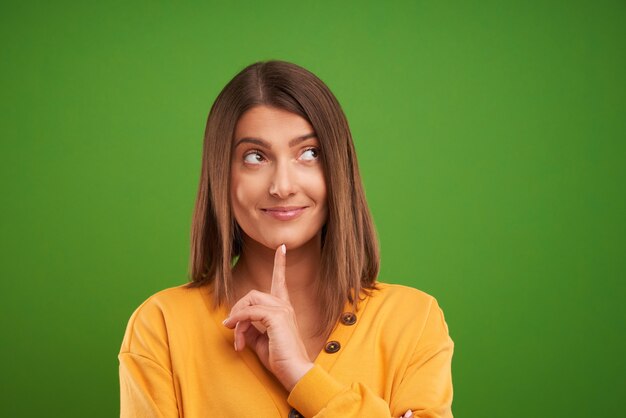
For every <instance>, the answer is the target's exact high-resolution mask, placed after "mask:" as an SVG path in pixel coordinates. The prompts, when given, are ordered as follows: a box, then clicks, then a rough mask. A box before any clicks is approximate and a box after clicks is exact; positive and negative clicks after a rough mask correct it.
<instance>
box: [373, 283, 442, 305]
mask: <svg viewBox="0 0 626 418" xmlns="http://www.w3.org/2000/svg"><path fill="white" fill-rule="evenodd" d="M370 293H371V294H370V299H371V301H370V302H369V303H371V302H374V303H375V304H390V303H399V304H408V305H412V306H415V305H418V306H430V305H431V304H433V303H435V304H436V303H437V299H435V297H433V296H431V295H429V294H428V293H426V292H424V291H422V290H419V289H416V288H414V287H410V286H406V285H402V284H394V283H385V282H379V281H377V282H376V283H375V287H374V289H373V290H372V291H371V292H370Z"/></svg>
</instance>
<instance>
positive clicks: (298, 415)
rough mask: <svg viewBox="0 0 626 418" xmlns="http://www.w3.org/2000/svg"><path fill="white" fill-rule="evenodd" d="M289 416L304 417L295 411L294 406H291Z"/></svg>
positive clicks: (290, 417)
mask: <svg viewBox="0 0 626 418" xmlns="http://www.w3.org/2000/svg"><path fill="white" fill-rule="evenodd" d="M289 418H304V416H303V415H302V414H301V413H300V412H298V411H296V409H295V408H291V411H289Z"/></svg>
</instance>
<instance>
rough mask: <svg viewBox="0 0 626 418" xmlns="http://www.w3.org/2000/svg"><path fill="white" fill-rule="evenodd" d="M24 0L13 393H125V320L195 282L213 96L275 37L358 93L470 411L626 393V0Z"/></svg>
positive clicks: (9, 412) (555, 405)
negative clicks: (191, 256) (446, 329)
mask: <svg viewBox="0 0 626 418" xmlns="http://www.w3.org/2000/svg"><path fill="white" fill-rule="evenodd" d="M10 3H12V4H10ZM10 3H9V2H2V5H1V6H0V45H1V52H0V75H1V80H0V83H1V84H0V91H1V95H2V96H1V97H2V100H1V106H2V107H1V109H0V133H1V137H2V141H1V148H0V155H1V158H2V164H0V170H1V173H2V177H1V178H2V206H1V211H2V213H1V215H2V216H1V219H2V230H1V231H2V232H1V248H0V250H1V251H0V257H1V262H2V263H1V274H2V277H1V279H2V280H1V285H0V286H1V288H0V291H1V301H0V306H1V309H2V312H1V315H0V321H2V322H1V323H0V325H1V328H0V329H1V330H2V331H1V332H2V344H1V348H0V355H1V358H2V363H3V367H2V373H0V376H1V377H0V379H1V381H2V390H1V391H0V397H1V398H0V399H1V401H0V415H1V416H5V417H85V416H89V417H110V416H115V415H117V414H118V411H119V409H118V408H119V406H118V399H119V395H118V381H117V357H116V356H117V352H118V349H119V346H120V342H121V339H122V335H123V331H124V328H125V326H126V321H127V320H128V318H129V316H130V314H131V313H132V311H133V310H134V309H135V308H136V307H137V306H138V305H139V304H140V303H141V302H142V301H143V300H144V299H145V298H147V297H148V296H149V295H151V294H152V293H154V292H156V291H158V290H160V289H163V288H166V287H170V286H175V285H179V284H182V283H184V282H185V281H186V280H187V279H186V270H187V257H188V248H189V243H188V241H189V240H188V238H189V227H190V220H191V214H192V208H193V203H194V199H195V193H196V188H197V182H198V177H199V168H200V154H201V146H202V134H203V130H204V124H205V120H206V116H207V113H208V111H209V108H210V106H211V104H212V102H213V100H214V98H215V97H216V95H217V93H218V92H219V91H220V89H221V88H222V86H223V85H224V84H225V83H226V82H227V81H228V80H229V79H230V78H231V77H232V76H233V75H234V74H236V73H237V72H238V71H239V70H240V69H242V68H243V67H244V66H245V65H247V64H250V63H252V62H254V61H257V60H262V59H270V58H277V59H284V60H290V61H293V62H296V63H298V64H300V65H303V66H305V67H307V68H309V69H310V70H312V71H313V72H315V73H316V74H317V75H318V76H320V78H322V79H323V80H325V81H326V82H327V83H328V85H329V86H330V87H331V89H332V90H333V91H334V92H335V94H336V95H337V97H338V99H339V100H340V102H341V103H342V105H343V107H344V109H345V111H346V114H347V115H348V119H349V120H350V123H351V128H352V130H353V134H354V138H355V142H356V146H357V150H358V153H359V159H360V166H361V170H362V175H363V178H364V182H365V186H366V190H367V196H368V199H369V203H370V205H371V208H372V211H373V214H374V217H375V221H376V224H377V227H378V231H379V235H380V241H381V245H382V272H381V275H380V278H381V280H384V281H389V282H396V283H405V284H409V285H412V286H415V287H418V288H420V289H422V290H424V291H426V292H428V293H430V294H432V295H434V296H435V297H437V299H438V300H439V302H440V304H441V306H442V307H443V309H444V312H445V314H446V319H447V321H448V324H449V326H450V332H451V335H452V337H453V339H454V341H455V343H456V352H455V357H454V363H453V376H454V384H455V399H454V404H453V410H454V412H455V415H456V416H458V417H477V418H478V417H524V418H526V417H568V418H572V417H590V416H594V417H614V416H621V413H622V409H623V401H619V396H620V394H622V395H623V392H624V375H625V372H626V370H625V365H624V360H623V355H624V352H625V351H626V350H625V344H624V329H625V327H624V325H625V324H624V319H625V317H626V312H625V309H624V294H625V292H624V290H625V289H624V280H625V279H626V277H625V276H626V274H625V273H626V261H625V255H626V252H625V249H626V240H625V236H626V228H625V226H626V222H625V219H624V218H625V214H626V194H625V188H624V182H625V180H626V172H625V171H626V168H625V167H626V144H625V140H626V135H625V134H626V122H625V121H626V117H625V116H626V115H625V114H624V113H625V112H624V109H625V105H626V83H625V80H624V75H625V74H626V48H624V40H626V24H625V22H626V4H625V3H624V2H623V1H613V2H611V1H596V2H590V1H516V2H500V1H479V2H454V3H453V2H441V1H396V2H382V1H381V2H357V1H353V2H348V1H343V2H336V1H315V2H287V1H284V2H278V1H275V2H269V3H268V2H259V1H243V2H236V4H233V5H225V3H228V2H209V1H203V2H195V3H193V2H185V3H184V4H173V2H167V3H166V2H117V1H111V2H73V3H72V2H10ZM131 3H132V4H131ZM233 3H235V2H233Z"/></svg>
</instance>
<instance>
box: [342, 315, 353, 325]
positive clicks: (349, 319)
mask: <svg viewBox="0 0 626 418" xmlns="http://www.w3.org/2000/svg"><path fill="white" fill-rule="evenodd" d="M341 323H342V324H344V325H354V324H356V315H355V314H353V313H352V312H345V313H343V314H341Z"/></svg>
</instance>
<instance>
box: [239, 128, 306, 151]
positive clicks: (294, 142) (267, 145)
mask: <svg viewBox="0 0 626 418" xmlns="http://www.w3.org/2000/svg"><path fill="white" fill-rule="evenodd" d="M316 137H317V135H316V134H315V132H309V133H308V134H304V135H300V136H298V137H296V138H293V139H291V140H290V141H289V147H293V146H295V145H297V144H299V143H300V142H302V141H304V140H307V139H309V138H316ZM245 143H248V144H254V145H258V146H260V147H264V148H267V149H272V144H270V143H269V142H267V141H265V140H264V139H261V138H250V137H245V138H241V139H239V140H238V141H237V143H236V144H235V148H237V147H238V146H239V145H240V144H245Z"/></svg>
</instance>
